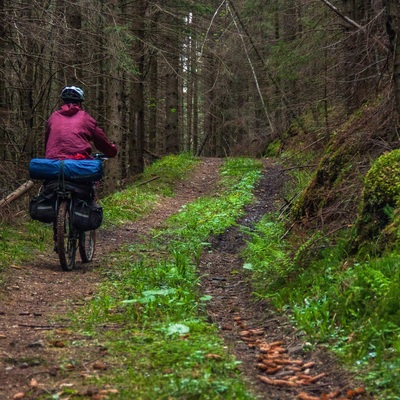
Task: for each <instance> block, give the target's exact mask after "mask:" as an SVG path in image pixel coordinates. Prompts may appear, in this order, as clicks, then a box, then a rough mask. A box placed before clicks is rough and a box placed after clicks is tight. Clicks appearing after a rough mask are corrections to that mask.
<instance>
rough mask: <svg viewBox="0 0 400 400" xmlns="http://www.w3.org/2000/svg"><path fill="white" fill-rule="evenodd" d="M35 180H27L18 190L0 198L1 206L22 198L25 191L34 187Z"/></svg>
mask: <svg viewBox="0 0 400 400" xmlns="http://www.w3.org/2000/svg"><path fill="white" fill-rule="evenodd" d="M33 185H34V183H33V181H27V182H25V183H24V184H23V185H21V186H20V187H19V188H18V189H17V190H14V192H12V193H11V194H9V195H8V196H7V197H5V198H4V199H2V200H0V208H2V207H4V206H6V205H8V204H10V203H12V202H13V201H14V200H17V199H18V198H20V197H21V196H22V195H23V194H24V193H26V192H27V191H28V190H30V189H32V188H33Z"/></svg>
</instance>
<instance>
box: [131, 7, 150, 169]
mask: <svg viewBox="0 0 400 400" xmlns="http://www.w3.org/2000/svg"><path fill="white" fill-rule="evenodd" d="M146 8H147V1H146V0H138V1H136V2H135V3H134V5H133V6H132V13H131V15H132V32H133V34H134V35H135V41H134V44H133V46H132V58H133V59H134V60H135V64H136V69H137V75H136V77H133V79H132V82H131V88H130V89H131V91H130V96H129V97H130V98H129V100H130V118H129V120H130V123H129V125H130V135H129V137H128V148H129V172H130V174H132V175H136V174H140V173H142V172H143V170H144V160H143V148H144V93H143V91H144V86H143V79H144V74H143V71H144V39H145V37H144V36H145V30H144V29H145V26H144V18H145V13H146Z"/></svg>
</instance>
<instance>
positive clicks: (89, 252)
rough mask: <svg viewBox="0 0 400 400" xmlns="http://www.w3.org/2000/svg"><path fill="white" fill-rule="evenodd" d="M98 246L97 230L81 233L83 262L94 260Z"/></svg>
mask: <svg viewBox="0 0 400 400" xmlns="http://www.w3.org/2000/svg"><path fill="white" fill-rule="evenodd" d="M95 248H96V231H88V232H80V233H79V254H80V256H81V260H82V262H83V263H88V262H90V261H92V259H93V255H94V251H95Z"/></svg>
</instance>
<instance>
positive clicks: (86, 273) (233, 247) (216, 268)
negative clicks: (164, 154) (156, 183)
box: [0, 158, 370, 400]
mask: <svg viewBox="0 0 400 400" xmlns="http://www.w3.org/2000/svg"><path fill="white" fill-rule="evenodd" d="M220 163H221V161H220V160H218V159H210V158H205V159H203V160H202V162H201V163H200V165H199V166H198V167H197V168H196V169H195V171H194V172H193V174H192V175H191V176H190V179H188V180H185V181H183V182H180V183H179V184H178V185H177V187H176V190H175V193H176V195H175V197H174V198H168V199H165V201H162V202H159V203H158V204H157V206H156V208H155V209H154V211H153V212H152V213H151V214H150V215H148V216H146V217H145V218H143V219H141V220H138V221H135V222H134V223H131V224H128V225H126V226H124V227H123V228H117V227H114V228H113V229H107V230H106V229H100V230H99V235H98V243H97V253H96V256H95V259H94V261H93V262H92V263H90V264H85V265H82V264H79V263H78V266H77V269H76V270H75V271H73V272H69V273H66V272H63V271H61V269H60V267H59V264H58V259H57V256H56V254H55V253H52V252H51V251H50V249H49V251H48V252H46V253H44V254H40V255H39V256H38V257H37V258H36V260H35V261H34V262H32V263H29V264H25V265H11V266H10V267H9V268H7V269H6V270H5V272H4V280H3V284H2V286H1V287H0V399H1V400H8V399H17V398H24V399H35V398H36V397H37V396H39V393H41V394H42V395H43V393H46V392H47V393H54V391H56V392H57V391H60V390H61V391H62V388H63V387H64V388H65V387H73V388H75V389H76V388H79V390H80V394H81V395H84V396H87V398H88V399H93V400H95V399H102V398H105V397H102V395H101V393H99V392H98V390H95V389H93V388H91V387H87V386H85V380H84V377H85V376H86V375H90V374H91V373H92V372H93V369H97V370H99V371H100V372H101V373H102V374H106V373H107V371H102V363H101V362H102V358H103V356H104V349H103V348H102V347H101V346H98V345H96V344H95V343H91V342H90V339H88V338H86V339H85V340H87V347H86V348H85V350H84V351H82V348H81V347H80V354H74V364H73V365H69V364H68V363H66V362H65V360H68V357H69V351H71V349H70V348H68V347H65V345H64V343H65V342H66V341H67V340H71V339H73V338H74V337H76V335H77V334H76V333H74V332H73V331H72V330H71V321H70V320H69V317H68V315H70V313H71V311H72V312H73V310H74V309H78V308H80V307H84V305H85V301H87V300H88V299H90V298H92V297H93V296H94V295H95V293H96V290H97V289H96V288H97V287H98V285H99V284H100V283H101V280H102V279H104V276H103V274H102V273H101V270H102V269H103V268H105V267H106V266H107V262H108V261H110V257H112V253H113V252H114V251H116V250H117V249H118V247H119V246H120V245H122V244H124V243H131V244H134V243H135V241H139V240H140V237H142V236H144V235H146V233H147V232H149V230H150V229H152V228H156V227H158V226H161V225H162V223H163V221H165V219H166V218H168V217H169V216H170V215H172V214H174V213H176V212H178V210H179V209H180V208H181V207H182V206H183V205H184V204H186V203H189V202H192V201H193V200H195V199H196V198H198V197H200V196H204V195H207V194H209V193H212V191H213V190H214V189H215V188H216V185H217V182H218V179H219V173H218V168H219V165H220ZM287 179H288V177H287V176H286V175H285V173H284V171H283V170H282V168H281V167H279V166H277V165H275V164H274V163H273V162H271V161H269V160H265V162H264V174H263V178H262V179H261V181H260V183H259V185H258V186H257V188H256V189H255V191H254V194H255V200H254V202H253V203H252V204H251V205H250V206H248V207H247V209H246V214H245V216H244V217H243V218H242V219H241V220H240V221H239V224H241V225H244V226H247V227H250V228H251V227H252V226H254V224H255V223H256V222H257V221H258V220H259V219H260V218H261V217H262V215H263V214H265V213H268V212H272V211H275V210H277V209H278V208H279V207H280V205H281V204H282V201H283V195H282V190H283V186H284V183H285V181H286V180H287ZM245 240H246V237H245V235H244V233H243V232H242V231H241V230H240V229H239V228H238V227H233V228H231V229H229V230H228V231H227V232H225V233H224V234H222V235H219V236H218V237H214V238H211V243H212V247H213V251H212V252H208V253H207V254H204V255H203V257H202V260H201V263H200V271H199V273H200V275H201V276H203V278H202V290H203V292H204V294H208V295H211V296H212V300H211V302H210V304H209V307H208V314H209V318H210V321H211V322H213V323H215V324H216V325H217V326H218V327H219V331H220V335H221V337H223V339H224V340H225V343H226V345H227V347H228V348H229V351H230V352H231V353H232V354H234V355H235V357H236V358H237V359H238V360H239V361H241V362H242V363H241V365H240V369H241V371H242V372H243V376H244V379H245V380H246V381H247V382H248V384H249V387H250V389H251V390H252V391H253V392H254V393H255V395H257V396H258V398H260V399H268V400H274V399H276V400H278V399H280V400H285V399H304V400H308V399H310V400H313V399H329V398H339V399H349V398H355V397H357V399H361V398H362V399H369V398H370V397H369V396H367V395H366V394H363V393H361V392H362V391H361V390H359V391H358V390H354V389H355V388H357V386H358V385H357V382H356V377H354V376H353V375H351V374H349V372H347V371H346V370H344V369H342V368H341V367H340V366H339V364H338V363H337V362H336V361H335V360H334V358H333V357H332V356H331V355H329V354H328V353H327V352H326V351H325V350H324V349H323V348H319V347H312V350H310V349H308V347H307V343H306V338H305V337H304V336H302V335H301V332H299V331H298V330H297V329H296V327H294V326H292V325H291V323H290V322H289V320H288V319H287V317H286V316H285V315H283V314H281V313H279V312H277V311H276V310H274V309H273V308H272V307H271V306H270V305H269V304H268V302H267V301H264V300H256V299H254V296H253V295H252V292H251V285H250V283H249V275H248V272H246V270H245V269H243V261H242V260H241V257H240V251H241V249H242V248H243V246H244V245H245ZM104 329H107V327H104ZM110 329H111V328H110ZM81 339H82V338H81ZM273 343H275V344H273ZM271 344H272V347H273V348H274V349H275V350H276V351H278V352H280V354H281V356H280V359H281V360H283V361H282V364H281V366H280V368H279V371H278V372H276V374H275V375H268V374H267V371H263V370H262V369H260V368H259V366H257V365H258V364H260V360H261V358H263V357H264V359H265V355H266V353H267V350H266V347H269V348H271ZM60 360H64V364H63V365H64V367H63V371H61V370H60ZM292 361H293V362H294V363H292ZM286 362H287V364H286V365H285V363H286ZM264 364H265V363H264ZM265 365H267V364H265ZM296 366H297V368H298V370H299V371H300V372H302V373H303V374H304V375H308V376H309V377H312V378H315V379H314V380H313V381H310V382H308V383H307V385H305V384H304V386H299V385H293V386H290V385H291V384H290V383H285V382H294V380H290V378H291V377H292V376H295V375H296V374H297V375H298V373H299V371H296ZM66 373H67V374H66ZM260 376H261V377H262V378H260ZM263 378H264V380H262V379H263ZM35 393H36V394H35ZM302 393H303V394H302ZM305 393H307V396H309V397H307V396H306V394H305ZM310 396H313V397H310Z"/></svg>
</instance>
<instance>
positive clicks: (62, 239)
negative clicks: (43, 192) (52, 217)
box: [56, 200, 77, 271]
mask: <svg viewBox="0 0 400 400" xmlns="http://www.w3.org/2000/svg"><path fill="white" fill-rule="evenodd" d="M70 217H71V216H70V210H69V201H67V200H62V201H61V203H60V205H59V207H58V212H57V220H56V229H57V252H58V258H59V260H60V265H61V268H62V269H63V270H64V271H72V270H73V269H74V268H75V256H76V248H77V238H76V236H75V232H74V230H73V228H72V224H71V218H70Z"/></svg>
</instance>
